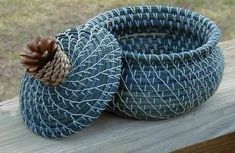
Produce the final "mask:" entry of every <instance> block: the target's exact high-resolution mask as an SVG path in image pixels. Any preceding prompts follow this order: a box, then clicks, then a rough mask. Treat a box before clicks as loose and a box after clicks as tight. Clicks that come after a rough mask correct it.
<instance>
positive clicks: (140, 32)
mask: <svg viewBox="0 0 235 153" xmlns="http://www.w3.org/2000/svg"><path fill="white" fill-rule="evenodd" d="M126 30H127V29H120V31H115V33H116V34H117V35H116V37H117V38H118V41H119V44H120V46H121V47H122V50H123V51H126V52H134V53H143V54H155V55H160V54H172V53H180V52H186V51H189V50H194V49H196V48H198V47H200V46H202V45H203V44H204V41H203V39H202V38H200V37H199V36H197V35H196V34H195V33H192V32H191V31H186V30H184V29H176V28H169V27H161V26H152V27H145V26H143V27H141V28H132V29H131V30H130V29H129V30H130V31H129V32H126Z"/></svg>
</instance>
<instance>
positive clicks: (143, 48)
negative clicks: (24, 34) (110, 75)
mask: <svg viewBox="0 0 235 153" xmlns="http://www.w3.org/2000/svg"><path fill="white" fill-rule="evenodd" d="M87 25H89V26H91V27H92V26H99V27H104V28H106V29H108V30H109V31H110V32H111V33H112V34H114V36H115V37H116V39H117V40H118V42H119V45H120V46H121V48H122V62H123V64H122V65H123V68H122V76H121V83H120V85H119V90H118V92H117V94H116V95H115V98H114V100H113V103H112V104H111V106H110V110H111V111H113V112H114V113H116V114H118V115H120V116H125V117H131V118H136V119H167V118H170V117H175V116H178V115H181V114H184V113H186V112H189V111H190V110H192V109H193V108H195V107H196V106H198V105H199V104H201V103H202V102H204V101H206V100H207V99H208V98H209V97H211V96H212V95H213V93H214V92H215V91H216V89H217V88H218V85H219V83H220V81H221V78H222V74H223V70H224V60H223V55H222V53H221V50H220V48H219V47H218V46H217V44H218V42H219V40H220V31H219V29H218V28H217V26H216V25H215V23H213V22H212V21H210V20H209V19H208V18H206V17H204V16H202V15H199V14H198V13H195V12H192V11H190V10H186V9H181V8H175V7H165V6H164V7H161V6H140V7H126V8H119V9H114V10H111V11H107V12H105V13H103V14H100V15H98V16H96V17H94V18H93V19H91V20H90V21H89V22H88V23H87Z"/></svg>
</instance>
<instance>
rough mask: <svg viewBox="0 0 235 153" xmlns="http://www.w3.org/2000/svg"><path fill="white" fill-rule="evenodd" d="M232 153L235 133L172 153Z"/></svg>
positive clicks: (234, 147) (234, 145) (234, 148)
mask: <svg viewBox="0 0 235 153" xmlns="http://www.w3.org/2000/svg"><path fill="white" fill-rule="evenodd" d="M192 152H193V153H204V152H205V153H233V152H235V132H233V133H229V134H226V135H223V136H220V137H217V138H214V139H211V140H207V141H204V142H201V143H198V144H195V145H192V146H189V147H186V148H183V149H179V150H177V151H174V152H173V153H192Z"/></svg>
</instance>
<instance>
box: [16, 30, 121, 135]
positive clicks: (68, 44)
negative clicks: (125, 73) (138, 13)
mask: <svg viewBox="0 0 235 153" xmlns="http://www.w3.org/2000/svg"><path fill="white" fill-rule="evenodd" d="M56 39H57V42H58V44H59V45H60V47H61V49H62V51H64V52H65V53H66V54H67V56H68V57H69V59H70V62H71V64H72V68H71V70H70V72H69V74H68V76H67V78H66V80H65V81H64V82H63V83H62V84H60V85H58V86H47V85H45V84H43V83H42V82H40V81H39V80H37V79H35V78H34V77H33V76H31V75H28V74H25V76H24V78H23V82H22V86H21V91H20V104H21V114H22V116H23V119H24V121H25V123H26V125H27V126H28V128H29V129H31V130H32V131H33V132H35V133H37V134H39V135H42V136H44V137H49V138H61V137H65V136H69V135H71V134H73V133H76V132H78V131H80V130H81V129H83V128H85V127H87V126H89V125H90V124H91V123H92V122H93V121H94V120H95V119H96V118H97V117H99V116H100V114H101V112H102V111H103V110H104V109H106V107H107V105H108V104H109V103H110V102H111V100H112V97H113V94H114V93H115V92H116V90H117V88H118V85H119V79H120V74H121V49H120V48H119V46H118V43H117V42H116V41H114V40H115V39H114V37H113V35H112V34H111V33H110V32H108V31H107V30H106V29H104V28H99V29H97V28H96V27H95V26H94V27H91V28H90V27H85V26H83V27H74V28H72V29H69V30H67V31H66V32H64V33H60V34H59V35H58V36H56Z"/></svg>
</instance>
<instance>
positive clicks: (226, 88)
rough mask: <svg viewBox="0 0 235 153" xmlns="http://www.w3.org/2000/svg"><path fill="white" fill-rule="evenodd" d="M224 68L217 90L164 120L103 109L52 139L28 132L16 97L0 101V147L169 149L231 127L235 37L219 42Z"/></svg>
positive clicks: (12, 149) (234, 117)
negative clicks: (87, 123) (82, 124)
mask: <svg viewBox="0 0 235 153" xmlns="http://www.w3.org/2000/svg"><path fill="white" fill-rule="evenodd" d="M221 46H222V47H223V50H224V55H225V62H226V68H225V73H224V78H223V81H222V83H221V85H220V88H219V89H218V91H217V92H216V94H215V95H214V96H213V97H212V98H211V99H209V100H208V101H207V102H206V103H204V104H202V105H201V106H200V107H199V108H198V109H196V110H195V111H193V112H191V113H188V114H186V115H184V116H181V117H178V118H175V119H171V120H165V121H137V120H131V119H123V118H119V117H116V116H114V115H112V114H109V113H104V114H103V115H102V117H101V118H99V119H98V120H97V121H96V122H95V123H94V124H92V126H91V127H89V128H87V129H84V130H83V131H81V132H80V133H78V134H76V135H74V136H71V137H68V138H65V139H62V140H50V139H45V138H42V137H40V136H36V135H35V134H33V133H31V132H29V130H27V129H26V126H25V125H24V123H23V121H22V119H21V117H20V114H19V106H18V99H14V100H11V101H6V102H2V103H0V131H1V132H0V152H7V153H8V152H24V153H28V152H30V153H31V152H38V153H45V152H47V153H54V152H92V153H93V152H107V153H110V152H112V153H115V152H121V153H123V152H135V153H138V152H139V153H143V152H144V153H147V152H169V151H173V150H176V149H179V148H182V147H186V146H188V145H191V144H195V143H198V142H201V141H205V140H208V139H211V138H215V137H217V136H221V135H223V134H227V133H230V132H233V131H235V111H234V110H235V98H234V96H235V77H234V76H235V66H234V65H235V40H233V41H229V42H225V43H222V44H221Z"/></svg>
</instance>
